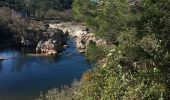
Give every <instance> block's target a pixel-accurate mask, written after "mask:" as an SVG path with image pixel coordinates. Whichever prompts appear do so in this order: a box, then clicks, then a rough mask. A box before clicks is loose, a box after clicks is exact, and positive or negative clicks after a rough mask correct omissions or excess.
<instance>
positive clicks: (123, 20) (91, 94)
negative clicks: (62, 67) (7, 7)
mask: <svg viewBox="0 0 170 100" xmlns="http://www.w3.org/2000/svg"><path fill="white" fill-rule="evenodd" d="M1 1H3V2H8V3H9V4H12V5H15V7H16V8H17V9H19V10H21V9H22V10H24V11H26V12H27V13H28V15H29V16H36V14H37V13H42V14H38V15H43V14H44V11H47V10H49V9H55V10H65V9H72V10H73V14H74V17H75V18H74V19H75V20H79V21H80V22H82V23H84V24H85V25H86V26H87V27H88V29H89V30H90V31H91V32H93V33H94V34H95V36H96V37H98V38H102V39H104V40H106V41H107V45H101V46H98V45H96V44H90V45H89V46H88V48H87V51H86V52H85V55H86V57H87V59H88V60H90V61H91V62H96V64H95V65H94V66H93V69H91V70H90V71H88V72H87V73H85V74H84V75H83V78H82V80H81V81H80V82H75V83H74V84H73V85H72V87H70V88H65V89H63V90H62V91H52V92H49V93H50V94H48V93H47V94H46V95H45V96H42V98H43V99H44V98H45V100H169V99H170V0H74V2H73V0H1ZM72 2H73V4H72ZM1 31H2V30H1ZM4 37H5V36H4ZM101 61H103V62H104V64H103V63H102V64H101ZM80 67H81V66H80ZM53 92H54V93H53Z"/></svg>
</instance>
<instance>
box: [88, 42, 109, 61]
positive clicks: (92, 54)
mask: <svg viewBox="0 0 170 100" xmlns="http://www.w3.org/2000/svg"><path fill="white" fill-rule="evenodd" d="M85 56H86V58H87V59H88V60H89V61H91V62H96V61H98V60H100V59H102V58H104V57H105V56H106V50H105V49H103V47H102V46H97V45H96V44H89V45H88V47H87V50H86V52H85Z"/></svg>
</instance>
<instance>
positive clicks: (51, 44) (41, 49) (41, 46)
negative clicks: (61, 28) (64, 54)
mask: <svg viewBox="0 0 170 100" xmlns="http://www.w3.org/2000/svg"><path fill="white" fill-rule="evenodd" d="M62 49H63V47H62V45H61V44H60V43H59V42H57V41H56V40H53V39H49V40H47V41H43V40H42V41H40V42H39V43H38V45H37V47H36V52H38V53H47V54H49V55H55V54H57V53H59V52H61V51H62Z"/></svg>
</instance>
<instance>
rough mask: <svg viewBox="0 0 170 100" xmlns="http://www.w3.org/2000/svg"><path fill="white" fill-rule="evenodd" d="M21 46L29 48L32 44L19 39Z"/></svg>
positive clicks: (26, 40)
mask: <svg viewBox="0 0 170 100" xmlns="http://www.w3.org/2000/svg"><path fill="white" fill-rule="evenodd" d="M21 39H22V40H21V45H23V46H26V47H30V46H33V43H32V42H31V41H30V40H28V39H24V37H22V38H21Z"/></svg>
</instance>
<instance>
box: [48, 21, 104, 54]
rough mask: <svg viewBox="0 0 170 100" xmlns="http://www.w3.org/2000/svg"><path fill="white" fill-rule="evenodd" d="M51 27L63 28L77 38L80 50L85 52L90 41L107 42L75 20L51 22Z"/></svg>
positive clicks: (96, 42) (98, 43)
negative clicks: (74, 21)
mask: <svg viewBox="0 0 170 100" xmlns="http://www.w3.org/2000/svg"><path fill="white" fill-rule="evenodd" d="M49 26H50V28H51V29H61V30H62V31H63V32H64V33H65V34H68V35H70V36H72V37H74V38H75V40H76V46H77V49H78V51H79V52H85V51H86V48H87V46H88V45H89V44H90V43H95V44H97V45H103V44H106V41H104V40H102V39H99V38H97V37H95V35H94V34H93V33H91V32H90V31H89V30H88V28H87V27H86V26H84V25H82V24H78V23H73V22H61V23H56V24H49Z"/></svg>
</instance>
